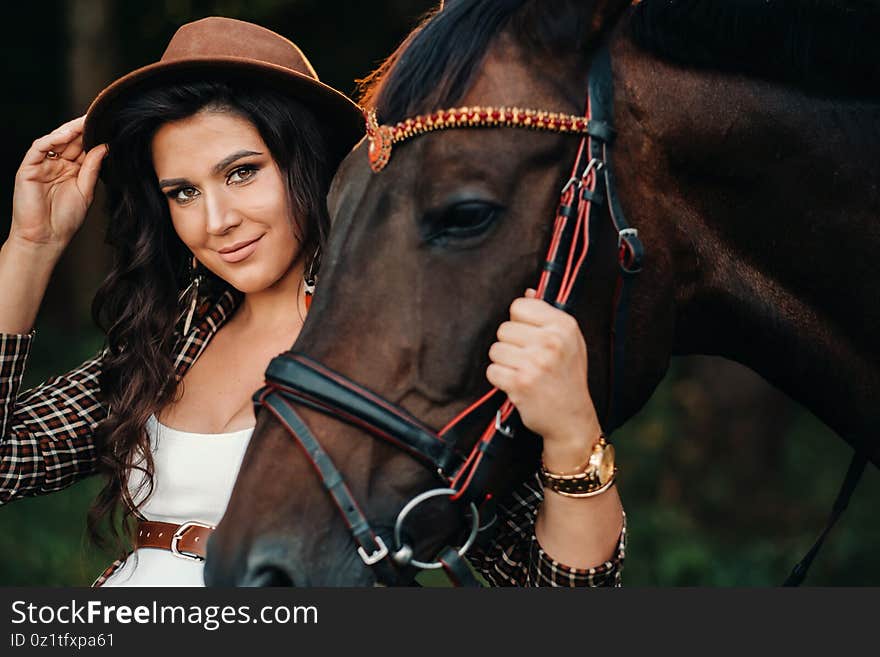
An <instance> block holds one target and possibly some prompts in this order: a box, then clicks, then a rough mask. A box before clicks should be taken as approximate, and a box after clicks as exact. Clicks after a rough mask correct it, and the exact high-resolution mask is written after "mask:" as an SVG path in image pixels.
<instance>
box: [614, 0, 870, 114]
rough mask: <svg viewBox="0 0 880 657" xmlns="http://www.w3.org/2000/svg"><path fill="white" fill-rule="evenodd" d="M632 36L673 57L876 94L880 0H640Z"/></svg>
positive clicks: (810, 89)
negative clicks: (641, 0) (879, 0)
mask: <svg viewBox="0 0 880 657" xmlns="http://www.w3.org/2000/svg"><path fill="white" fill-rule="evenodd" d="M629 30H630V36H631V38H632V39H633V41H634V42H635V43H636V44H637V45H638V46H640V47H641V48H642V49H644V50H646V51H648V52H650V53H651V54H652V55H654V56H656V57H658V58H660V59H664V60H667V61H670V62H672V63H675V64H678V65H681V66H685V67H693V68H700V69H710V70H715V71H721V72H726V73H734V74H743V75H747V76H750V77H754V78H759V79H764V80H768V81H771V82H779V83H783V84H787V85H791V86H793V87H796V88H798V89H801V90H803V91H805V92H807V93H811V94H821V95H831V96H850V97H866V98H876V97H877V96H878V91H880V84H878V83H880V66H878V64H877V62H878V60H880V42H878V39H877V34H880V2H878V0H643V2H642V3H641V4H640V5H638V6H637V7H636V8H635V9H634V11H633V14H632V17H631V22H630V25H629Z"/></svg>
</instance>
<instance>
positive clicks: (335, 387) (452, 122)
mask: <svg viewBox="0 0 880 657" xmlns="http://www.w3.org/2000/svg"><path fill="white" fill-rule="evenodd" d="M611 119H612V86H611V64H610V58H609V55H608V51H607V49H604V48H603V49H602V50H601V51H600V52H599V53H598V54H597V56H596V57H595V59H594V62H593V66H592V68H591V71H590V81H589V90H588V94H587V108H586V112H585V115H584V116H569V115H562V114H557V113H553V112H545V111H541V110H531V109H519V108H503V107H500V108H493V107H463V108H458V109H451V110H439V111H437V112H434V113H432V114H430V115H427V116H418V117H415V118H411V119H407V120H405V121H401V122H400V123H398V124H396V125H395V126H380V125H378V122H377V120H376V117H375V114H371V115H369V116H368V126H367V134H368V138H369V141H370V153H369V156H370V166H371V168H372V170H373V171H374V172H376V173H378V172H380V171H382V169H384V167H385V166H386V165H387V164H388V162H389V160H390V158H391V154H392V150H393V147H394V145H396V144H399V143H402V142H404V141H407V140H409V139H413V138H415V137H417V136H418V135H421V134H424V133H426V132H432V131H436V130H446V129H461V128H476V127H482V128H492V127H513V128H523V129H531V130H538V131H545V132H556V133H560V134H570V135H573V136H577V137H579V138H580V140H581V141H580V146H579V148H578V152H577V157H576V158H575V162H574V165H573V167H572V171H571V176H570V178H569V180H568V182H567V183H566V184H565V185H564V187H563V189H562V191H561V194H560V200H559V205H558V208H557V211H556V215H555V220H554V229H553V237H552V240H551V243H550V248H549V249H548V251H547V256H546V258H545V262H544V265H543V268H542V270H541V272H540V278H539V282H538V285H537V295H538V298H541V299H544V300H546V301H547V302H549V303H551V304H552V305H554V306H555V307H557V308H560V309H562V310H565V311H567V312H570V311H571V306H570V303H569V302H570V299H571V297H572V292H573V289H574V285H575V282H576V281H577V279H578V274H579V273H580V271H581V270H582V268H583V266H584V264H585V262H586V259H587V255H588V252H589V248H590V227H591V224H594V225H595V222H597V221H599V220H600V219H599V218H598V217H597V215H598V213H599V211H600V210H599V209H600V208H601V207H602V206H604V205H606V204H607V207H608V214H609V215H610V218H611V221H612V224H613V226H614V229H615V231H616V232H617V235H618V241H617V249H618V263H619V275H618V282H617V286H616V291H615V296H614V306H615V310H614V322H613V328H612V336H611V338H612V363H613V365H612V369H611V372H610V373H609V382H610V383H609V386H610V393H609V395H608V399H609V407H608V413H607V414H606V420H607V419H608V418H610V417H611V415H610V414H611V413H613V412H614V411H615V409H616V407H617V405H618V404H619V387H620V385H619V384H620V381H621V376H620V375H621V373H622V370H623V366H624V360H623V342H624V339H623V330H624V328H625V326H626V309H627V305H628V303H627V301H628V296H629V295H628V291H629V284H628V283H629V281H630V280H631V278H632V277H633V276H634V275H635V274H637V273H638V272H639V271H640V270H641V261H642V254H643V250H642V245H641V242H640V241H639V238H638V233H637V231H636V230H635V229H632V228H630V227H629V226H628V225H627V224H626V221H625V220H624V216H623V212H622V209H621V207H620V204H619V201H618V199H617V195H616V193H615V186H614V178H613V175H612V169H611V162H610V153H609V147H610V144H611V142H612V141H613V139H614V130H613V128H612V123H611ZM502 397H503V395H502V394H501V391H500V390H498V389H497V388H492V389H491V390H490V391H489V392H487V393H486V394H485V395H483V396H482V397H481V398H480V399H478V400H477V401H476V402H474V403H473V404H471V405H470V406H469V407H468V408H466V409H465V410H464V411H463V412H461V413H459V414H458V415H457V416H456V417H455V418H453V419H452V420H451V421H450V422H449V423H448V424H447V425H446V426H445V427H443V429H441V430H440V431H434V430H433V429H431V428H430V427H428V426H426V425H424V424H423V423H422V422H421V421H419V420H418V419H417V418H415V417H413V416H412V415H411V414H409V413H408V412H407V411H405V410H404V409H402V408H399V407H397V406H395V405H393V404H391V403H390V402H388V401H386V400H385V399H383V398H382V397H380V396H379V395H377V394H375V393H374V392H372V391H370V390H367V389H366V388H364V387H363V386H360V385H359V384H357V383H355V382H354V381H351V380H350V379H347V378H346V377H344V376H343V375H341V374H339V373H338V372H334V371H332V370H331V369H329V368H328V367H326V366H325V365H322V364H321V363H318V362H316V361H314V360H312V359H311V358H309V357H308V356H306V355H305V354H301V353H297V352H293V351H291V352H287V353H285V354H282V355H280V356H278V357H276V358H274V359H273V360H272V362H271V363H270V364H269V367H268V369H267V371H266V385H265V386H264V387H263V388H261V389H260V390H259V391H257V393H256V394H255V395H254V402H255V404H256V405H257V407H258V408H259V407H260V406H262V407H265V408H266V409H267V410H268V411H269V412H270V413H272V415H273V416H274V417H275V418H276V419H277V420H278V421H279V422H281V424H282V425H283V426H284V427H285V428H286V429H287V431H288V432H289V433H290V435H291V436H292V437H293V438H294V439H295V440H296V441H297V443H298V444H299V445H300V446H301V447H302V449H303V450H304V452H305V453H306V455H307V456H308V458H309V460H310V462H311V463H312V465H313V467H314V468H315V470H316V471H317V473H318V475H319V477H320V478H321V480H322V482H323V484H324V487H325V488H326V489H327V491H328V493H329V494H330V496H331V497H332V499H333V501H334V503H335V504H336V506H337V508H338V509H339V512H340V514H341V515H342V518H343V519H344V521H345V523H346V524H347V525H348V527H349V529H350V531H351V533H352V536H353V537H354V541H355V543H356V545H357V551H358V554H359V555H360V557H361V559H362V561H363V562H364V563H365V564H366V565H367V566H370V567H371V568H373V569H374V571H375V575H376V578H377V580H378V581H379V582H381V583H385V584H393V583H396V582H397V581H398V580H399V572H400V570H401V569H403V568H420V569H441V568H442V569H443V570H445V571H446V573H447V575H448V576H449V577H450V579H451V580H452V581H453V583H454V584H456V585H464V586H479V583H478V582H477V580H476V578H474V576H473V575H472V573H471V571H470V569H469V568H468V567H467V565H466V564H465V563H464V560H463V557H464V556H465V554H466V553H467V551H468V549H469V548H470V547H471V546H472V545H473V544H474V542H475V541H476V540H477V536H478V533H479V532H481V531H483V530H485V529H487V528H488V527H489V526H490V525H491V524H492V523H493V522H494V513H491V507H492V502H493V500H494V495H496V494H497V493H498V492H499V491H498V490H497V488H498V486H497V482H496V480H497V478H498V477H497V473H498V470H499V465H500V464H501V463H502V461H503V458H504V457H505V456H509V454H510V453H511V452H512V444H511V442H512V441H511V439H512V437H513V434H514V428H513V427H514V426H515V424H516V422H515V421H516V420H517V418H516V415H515V413H516V409H515V408H514V406H513V404H512V403H511V402H510V400H508V399H506V398H503V399H502ZM295 405H301V406H305V407H308V408H311V409H313V410H316V411H319V412H321V413H324V414H326V415H330V416H333V417H336V418H337V419H339V420H341V421H343V422H346V423H348V424H351V425H353V426H355V427H358V428H360V429H362V430H364V431H365V432H367V433H368V434H370V435H372V436H373V437H375V438H379V439H381V440H384V441H386V442H388V443H390V444H392V445H394V446H395V447H397V448H399V449H401V450H403V451H404V452H406V453H407V454H409V455H410V456H411V457H412V458H414V459H416V460H417V461H419V462H421V463H423V464H424V465H425V466H426V467H427V468H428V469H429V470H431V471H432V472H433V473H434V474H435V476H436V478H437V483H438V487H437V488H434V489H431V490H428V491H425V492H423V493H421V494H420V495H417V496H415V497H414V498H413V499H412V500H411V501H410V502H409V503H407V504H406V505H405V506H404V507H403V508H402V509H401V511H400V512H399V514H398V516H397V520H396V523H395V528H394V536H393V541H394V544H393V549H389V548H388V545H387V544H386V542H385V539H383V537H382V536H381V535H379V534H378V533H377V532H376V531H374V530H373V529H372V527H371V526H370V523H369V521H368V520H367V518H366V516H365V514H364V512H363V511H362V510H361V509H360V507H359V506H358V504H357V502H356V501H355V499H354V496H353V495H352V493H351V490H350V489H349V488H348V486H347V485H346V483H345V480H344V479H343V477H342V475H341V474H340V472H339V471H338V469H337V468H336V466H335V465H334V464H333V462H332V461H331V459H330V457H329V456H328V454H327V453H326V451H325V450H324V449H323V448H322V447H321V445H320V443H319V442H318V441H317V440H316V439H315V437H314V435H313V434H312V432H311V431H310V430H309V428H308V426H307V425H306V423H305V422H304V421H303V420H302V418H301V417H300V416H299V414H298V413H297V411H296V410H295ZM487 411H488V412H492V416H494V419H493V420H492V421H491V422H489V423H488V426H486V427H485V429H484V430H483V431H482V433H481V434H480V437H479V439H478V440H477V441H476V443H474V444H473V445H472V446H471V447H470V448H468V447H466V446H465V444H469V443H470V439H469V436H473V435H474V433H473V432H464V431H462V430H461V428H462V427H463V426H464V424H465V423H466V421H468V422H473V421H479V418H483V421H485V418H486V415H487ZM490 417H491V416H490ZM455 429H458V431H454V430H455ZM456 434H458V436H457V437H456ZM446 496H448V497H449V499H450V500H451V501H452V502H454V503H456V504H458V505H461V506H463V508H465V509H467V511H468V513H469V516H470V518H469V523H470V531H469V534H468V536H467V539H466V540H465V541H464V543H463V544H462V546H461V547H458V548H453V547H446V548H444V549H443V550H442V551H441V552H440V554H439V555H438V557H437V559H436V560H435V561H432V562H425V561H419V560H417V559H415V558H414V553H413V549H412V547H411V546H410V545H408V544H407V543H406V542H405V538H404V532H403V526H404V523H405V521H406V519H407V517H408V515H409V514H410V513H411V512H412V511H413V509H415V508H416V507H417V506H419V505H420V504H421V503H423V502H424V501H426V500H428V499H430V498H434V497H446ZM481 510H482V512H483V515H490V516H491V519H490V520H488V521H487V522H485V523H484V524H483V525H481V524H480V511H481Z"/></svg>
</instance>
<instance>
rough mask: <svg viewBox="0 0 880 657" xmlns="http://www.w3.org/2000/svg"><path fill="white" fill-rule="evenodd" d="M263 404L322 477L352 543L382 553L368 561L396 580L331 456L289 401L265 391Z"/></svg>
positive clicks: (386, 579) (380, 573)
mask: <svg viewBox="0 0 880 657" xmlns="http://www.w3.org/2000/svg"><path fill="white" fill-rule="evenodd" d="M262 402H263V404H264V405H265V406H266V408H268V409H269V411H270V412H271V413H272V414H273V415H274V416H275V417H276V418H277V419H278V420H279V421H280V422H281V423H282V424H283V425H285V426H286V427H287V428H288V433H289V434H290V435H291V436H292V437H293V438H294V439H296V441H297V442H298V443H299V445H300V446H301V447H302V448H303V450H304V451H305V453H306V455H307V456H308V458H309V461H311V463H312V465H313V466H314V468H315V470H316V471H317V473H318V476H319V477H320V478H321V481H322V483H323V484H324V487H325V488H326V489H327V491H328V492H329V493H330V496H331V497H332V498H333V502H334V503H335V504H336V506H337V507H338V508H339V512H340V513H341V514H342V517H343V519H344V520H345V523H346V524H347V525H348V527H349V529H350V530H351V533H352V536H353V537H354V540H355V543H357V545H358V547H359V548H361V549H362V550H363V551H364V553H366V554H367V555H377V556H378V555H379V554H381V553H382V552H384V556H382V557H381V558H378V559H377V561H376V562H375V563H372V564H368V565H370V567H372V568H373V569H374V570H375V571H376V575H377V578H378V579H379V581H381V582H383V583H385V584H393V583H394V582H395V581H396V575H395V573H396V571H395V568H394V566H393V565H392V564H391V555H390V553H389V552H388V549H387V546H386V545H385V544H384V543H380V542H379V539H378V536H377V534H376V533H375V532H374V531H373V529H372V527H370V523H369V521H368V520H367V518H366V516H365V515H364V514H363V512H362V511H361V510H360V507H358V505H357V502H355V500H354V497H353V496H352V494H351V491H350V490H349V488H348V486H347V485H346V484H345V480H344V479H343V478H342V474H341V473H340V472H339V470H338V469H337V468H336V466H335V465H334V464H333V461H332V460H331V459H330V456H329V455H328V454H327V452H325V451H324V449H323V448H322V447H321V445H320V444H319V443H318V441H317V440H316V439H315V437H314V436H313V435H312V432H311V431H310V430H309V428H308V426H307V425H306V423H305V422H303V420H302V418H300V417H299V415H298V414H297V412H296V411H294V410H293V408H292V407H291V406H290V404H288V403H287V402H286V401H284V399H283V398H282V397H281V395H279V394H277V393H274V392H268V393H267V394H266V395H265V396H264V397H263V399H262Z"/></svg>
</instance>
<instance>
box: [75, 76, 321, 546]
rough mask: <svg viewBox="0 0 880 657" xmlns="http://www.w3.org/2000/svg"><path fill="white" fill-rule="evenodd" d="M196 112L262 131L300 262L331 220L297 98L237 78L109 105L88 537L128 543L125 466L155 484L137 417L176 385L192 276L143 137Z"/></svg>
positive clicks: (313, 140)
mask: <svg viewBox="0 0 880 657" xmlns="http://www.w3.org/2000/svg"><path fill="white" fill-rule="evenodd" d="M201 111H217V112H229V113H232V114H235V115H237V116H240V117H242V118H244V119H246V120H248V121H250V122H251V123H252V124H253V125H254V126H255V127H256V129H257V130H258V131H259V133H260V136H261V137H262V138H263V141H265V143H266V145H267V146H268V148H269V151H270V152H271V154H272V157H273V158H274V160H275V162H276V163H277V164H278V166H279V168H280V169H281V171H282V173H283V175H284V178H285V180H286V187H287V192H288V196H289V205H290V208H291V212H292V215H293V216H292V217H291V221H295V222H296V226H295V231H296V232H297V237H298V238H299V240H300V243H301V244H302V248H303V249H304V252H305V254H306V258H307V262H306V266H309V264H311V263H310V262H309V259H310V258H311V257H312V255H313V254H315V253H316V252H318V251H319V250H320V247H321V246H322V245H323V243H324V241H325V239H326V236H327V232H328V229H329V217H328V214H327V209H326V200H325V197H326V194H327V188H328V186H329V183H330V177H331V175H332V173H333V172H332V171H331V165H330V158H329V156H328V150H327V145H326V139H325V136H324V134H323V133H322V126H321V125H320V124H319V122H318V120H317V119H316V118H315V116H314V115H313V114H312V112H311V111H310V110H309V109H307V108H306V107H305V106H304V105H302V104H301V103H299V102H298V101H296V100H294V99H291V98H289V97H287V96H285V95H283V94H281V93H278V92H275V91H273V90H272V89H269V88H267V87H265V86H259V85H254V84H249V83H247V82H246V81H240V80H220V79H217V80H200V81H198V82H177V83H172V84H166V85H165V86H162V87H156V88H151V89H146V90H142V91H140V92H139V93H138V94H136V96H135V97H133V98H132V99H131V100H129V101H127V102H126V103H125V104H124V105H122V106H120V107H118V108H117V109H116V110H115V111H114V112H113V119H112V127H111V137H110V140H109V146H110V154H109V155H108V157H107V158H106V160H105V162H104V165H103V170H102V178H103V180H104V183H105V186H106V190H107V202H108V209H109V215H110V222H109V227H108V230H107V242H108V244H109V245H110V246H111V247H113V249H114V251H115V257H114V263H113V267H112V269H111V271H110V274H109V275H108V276H107V278H106V279H105V281H104V283H103V284H102V285H101V287H100V289H99V290H98V293H97V294H96V296H95V299H94V302H93V304H92V316H93V318H94V320H95V322H96V323H97V324H98V326H99V327H100V328H101V329H102V330H103V331H104V333H105V334H106V349H105V351H104V356H103V359H102V371H101V379H100V384H101V394H102V396H103V400H104V402H105V403H106V404H107V406H108V408H109V409H110V413H109V416H108V418H107V419H106V420H105V421H103V422H102V423H101V424H100V425H99V426H98V427H97V429H96V432H95V438H96V450H97V454H98V471H99V473H101V474H104V475H105V476H106V482H105V484H104V487H103V488H102V490H101V491H100V492H99V494H98V496H97V498H96V499H95V501H94V503H93V504H92V506H91V508H90V510H89V514H88V520H87V527H88V533H89V536H90V538H91V539H92V540H93V542H95V543H96V544H97V545H99V546H108V544H111V543H112V544H113V546H114V547H115V548H116V549H118V550H120V551H121V552H124V551H125V550H126V549H127V547H128V541H129V540H130V538H131V536H130V529H131V523H130V520H131V519H132V516H134V515H135V514H136V512H137V508H138V505H137V504H136V503H135V501H134V500H133V499H132V495H131V493H130V491H129V489H128V486H127V483H126V482H127V480H128V478H129V476H130V474H131V472H132V471H133V470H140V471H141V472H143V473H144V475H145V486H146V489H147V491H146V492H147V495H149V493H150V492H152V489H153V471H154V463H153V459H152V455H151V450H150V441H149V437H148V436H147V434H146V431H145V428H144V427H145V424H146V422H147V420H148V418H149V417H150V415H151V414H152V413H156V414H158V413H159V410H160V409H161V408H163V407H164V406H165V405H167V404H168V403H169V402H171V401H173V400H174V399H175V395H176V394H177V391H178V381H177V378H176V375H175V370H174V363H173V360H172V356H173V354H172V352H173V349H174V344H175V340H176V337H177V331H176V329H177V322H178V320H179V314H180V312H179V309H178V297H179V295H180V292H181V290H182V289H184V288H185V287H186V286H187V285H188V283H189V281H190V277H191V273H190V264H189V263H190V262H191V260H192V254H191V253H190V252H189V251H188V249H187V248H186V247H185V245H184V244H183V242H182V241H181V240H180V238H178V236H177V234H176V232H175V231H174V227H173V225H172V223H171V216H170V213H169V210H168V201H167V199H166V198H165V197H164V196H163V194H162V193H161V191H160V189H159V183H158V180H157V178H156V173H155V171H154V169H153V163H152V154H151V144H152V140H153V136H154V135H155V133H156V130H157V129H158V128H159V127H160V126H161V125H163V124H165V123H168V122H171V121H177V120H181V119H184V118H187V117H190V116H193V115H194V114H197V113H198V112H201ZM295 218H296V219H295ZM316 266H317V263H316ZM204 276H206V278H207V285H206V286H205V288H206V294H207V296H208V297H213V298H215V299H216V298H217V297H219V295H220V294H223V293H224V292H227V291H231V292H232V293H233V294H240V293H238V292H237V291H235V290H232V289H231V287H230V286H229V285H228V284H227V283H225V282H224V281H223V280H221V279H219V278H217V277H216V276H214V275H212V274H211V273H210V272H204ZM137 497H141V495H137ZM143 499H145V497H144V498H143Z"/></svg>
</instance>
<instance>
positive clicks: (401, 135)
mask: <svg viewBox="0 0 880 657" xmlns="http://www.w3.org/2000/svg"><path fill="white" fill-rule="evenodd" d="M365 116H366V120H367V138H368V139H369V141H370V168H371V169H372V170H373V171H374V172H376V173H378V172H379V171H381V170H382V169H384V168H385V165H386V164H388V161H389V160H390V159H391V148H392V147H393V146H394V144H399V143H401V142H404V141H406V140H407V139H410V138H412V137H415V136H417V135H421V134H424V133H426V132H433V131H435V130H448V129H450V128H500V127H508V128H529V129H531V130H546V131H549V132H562V133H570V134H575V135H585V134H587V128H588V125H589V121H588V120H587V118H586V117H585V116H576V115H574V114H559V113H558V112H547V111H544V110H534V109H523V108H521V107H457V108H453V109H441V110H437V111H436V112H432V113H431V114H420V115H419V116H416V117H413V118H409V119H404V120H403V121H400V122H399V123H397V124H396V125H393V126H390V125H379V121H378V119H377V118H376V110H370V111H369V112H365Z"/></svg>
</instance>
